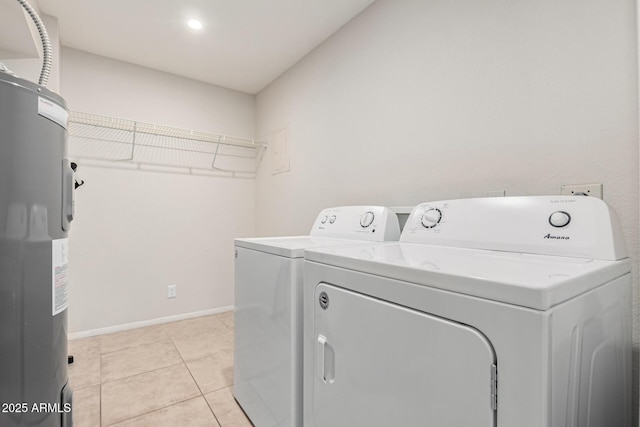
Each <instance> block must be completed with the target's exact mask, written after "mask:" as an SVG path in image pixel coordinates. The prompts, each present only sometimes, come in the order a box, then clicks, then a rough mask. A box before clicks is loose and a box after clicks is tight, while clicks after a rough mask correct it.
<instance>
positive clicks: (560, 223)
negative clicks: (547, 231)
mask: <svg viewBox="0 0 640 427" xmlns="http://www.w3.org/2000/svg"><path fill="white" fill-rule="evenodd" d="M570 222H571V215H569V214H568V213H566V212H564V211H557V212H554V213H552V214H551V216H549V224H551V225H553V226H554V227H557V228H562V227H566V226H567V225H569V223H570Z"/></svg>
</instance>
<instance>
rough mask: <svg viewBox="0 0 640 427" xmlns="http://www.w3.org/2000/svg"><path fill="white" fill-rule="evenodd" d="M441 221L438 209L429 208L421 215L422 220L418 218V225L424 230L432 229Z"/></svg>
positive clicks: (440, 213)
mask: <svg viewBox="0 0 640 427" xmlns="http://www.w3.org/2000/svg"><path fill="white" fill-rule="evenodd" d="M441 219H442V212H441V211H440V209H437V208H431V209H427V211H426V212H425V213H423V214H422V218H420V223H421V224H422V226H423V227H424V228H433V227H435V226H436V225H438V223H439V222H440V220H441Z"/></svg>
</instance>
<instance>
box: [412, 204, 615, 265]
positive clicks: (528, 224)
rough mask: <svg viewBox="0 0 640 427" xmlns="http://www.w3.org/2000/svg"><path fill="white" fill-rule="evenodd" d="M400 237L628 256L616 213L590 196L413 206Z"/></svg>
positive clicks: (581, 254) (511, 249)
mask: <svg viewBox="0 0 640 427" xmlns="http://www.w3.org/2000/svg"><path fill="white" fill-rule="evenodd" d="M400 241H401V242H407V243H422V244H431V245H442V246H451V247H463V248H476V249H490V250H500V251H508V252H523V253H537V254H547V255H560V256H572V257H581V258H595V259H611V260H616V259H622V258H626V257H627V252H626V249H625V243H624V236H623V234H622V229H621V227H620V224H619V222H618V218H617V216H616V215H615V213H614V212H613V211H612V210H611V209H610V208H609V206H608V205H607V204H606V203H605V202H603V201H602V200H600V199H597V198H595V197H586V196H529V197H490V198H478V199H459V200H446V201H438V202H427V203H421V204H419V205H418V206H416V207H415V208H414V210H413V211H412V212H411V215H410V216H409V219H408V220H407V223H406V224H405V227H404V229H403V231H402V236H401V237H400Z"/></svg>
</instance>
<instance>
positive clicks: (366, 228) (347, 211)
mask: <svg viewBox="0 0 640 427" xmlns="http://www.w3.org/2000/svg"><path fill="white" fill-rule="evenodd" d="M309 234H310V235H311V236H318V237H320V236H322V237H333V238H342V239H354V240H366V241H372V242H383V241H389V240H391V241H393V240H398V239H399V238H400V224H399V222H398V217H397V215H396V214H395V213H394V212H393V211H391V210H390V209H388V208H385V207H382V206H342V207H336V208H327V209H324V210H322V212H320V214H319V215H318V217H317V218H316V221H315V222H314V224H313V227H312V229H311V232H310V233H309Z"/></svg>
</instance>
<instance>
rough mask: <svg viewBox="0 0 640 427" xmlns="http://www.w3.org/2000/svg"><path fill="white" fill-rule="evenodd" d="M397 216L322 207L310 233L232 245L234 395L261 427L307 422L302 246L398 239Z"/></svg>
mask: <svg viewBox="0 0 640 427" xmlns="http://www.w3.org/2000/svg"><path fill="white" fill-rule="evenodd" d="M399 237H400V227H399V224H398V218H397V216H396V214H395V213H393V212H392V211H390V210H389V209H387V208H384V207H378V206H347V207H337V208H329V209H324V210H323V211H322V212H320V214H319V215H318V217H317V219H316V220H315V222H314V224H313V227H312V228H311V231H310V233H309V236H293V237H273V238H254V239H236V240H235V256H236V261H235V316H234V324H235V327H234V331H235V332H234V335H235V344H234V347H235V355H234V385H233V395H234V396H235V398H236V400H237V401H238V403H239V404H240V406H241V407H242V409H243V410H244V411H245V413H246V414H247V416H248V417H249V419H251V421H252V422H253V424H254V425H255V426H256V427H275V426H278V427H300V426H301V425H302V266H303V261H304V259H303V256H304V249H306V248H313V247H327V246H332V247H336V246H353V245H357V244H363V243H367V242H382V241H386V240H395V241H397V240H398V238H399Z"/></svg>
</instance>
